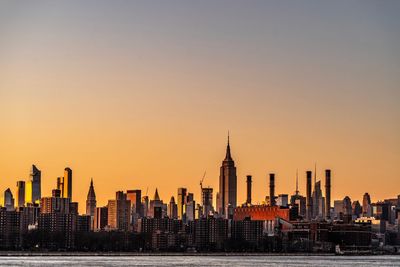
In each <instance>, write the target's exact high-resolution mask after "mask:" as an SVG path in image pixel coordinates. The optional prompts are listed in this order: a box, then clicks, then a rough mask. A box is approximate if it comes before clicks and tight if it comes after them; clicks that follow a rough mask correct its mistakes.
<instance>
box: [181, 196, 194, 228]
mask: <svg viewBox="0 0 400 267" xmlns="http://www.w3.org/2000/svg"><path fill="white" fill-rule="evenodd" d="M185 203H186V204H185V215H184V221H185V222H189V221H194V219H195V213H196V202H195V201H194V196H193V193H188V194H187V196H186V200H185Z"/></svg>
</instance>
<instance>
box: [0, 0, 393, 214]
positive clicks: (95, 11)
mask: <svg viewBox="0 0 400 267" xmlns="http://www.w3.org/2000/svg"><path fill="white" fill-rule="evenodd" d="M399 13H400V2H399V1H395V0H385V1H369V0H363V1H357V0H354V1H347V0H346V1H345V0H338V1H317V0H315V1H311V0H310V1H306V0H302V1H285V0H284V1H224V0H221V1H161V0H160V1H90V0H89V1H74V0H73V1H34V2H30V1H29V2H22V1H21V2H20V1H1V2H0V122H1V123H0V192H3V191H4V190H5V189H7V188H8V187H10V188H11V189H12V190H13V192H14V194H15V187H16V181H18V180H27V179H28V178H29V169H30V166H31V165H32V164H36V165H37V167H38V168H39V169H41V170H42V196H49V195H51V190H52V189H53V188H55V186H56V178H57V177H58V176H62V175H63V170H64V168H65V167H67V166H68V167H70V168H71V169H72V170H73V200H75V201H79V202H80V212H84V211H85V200H86V196H87V192H88V188H89V184H90V178H92V177H93V179H94V186H95V191H96V195H97V203H98V206H102V205H106V204H107V200H108V199H113V198H114V196H115V192H116V191H118V190H124V191H125V190H128V189H142V190H143V194H145V193H146V191H148V195H149V196H150V197H152V196H153V195H154V191H155V188H156V187H157V188H158V191H159V194H160V197H161V198H162V199H163V200H164V201H165V202H169V199H170V197H171V196H172V195H174V196H176V195H177V188H178V187H187V188H188V190H189V191H190V192H194V194H195V198H196V199H197V200H199V192H200V186H199V181H200V179H201V178H202V176H203V174H204V172H205V171H206V177H205V180H204V185H205V186H211V187H213V188H214V192H215V193H216V192H217V191H218V180H219V167H220V165H221V162H222V160H223V159H224V156H225V148H226V142H227V133H228V131H229V132H230V140H231V150H232V157H233V159H234V160H235V163H236V167H237V174H238V204H241V203H244V202H245V180H246V178H245V177H246V175H247V174H251V175H253V200H254V201H253V202H255V203H258V202H259V203H261V202H262V201H263V200H264V198H265V196H266V195H267V194H268V182H267V177H268V173H270V172H274V173H276V182H275V183H276V193H278V194H279V193H288V194H292V193H293V192H294V191H295V177H296V170H297V169H298V170H299V190H300V192H301V193H302V194H305V171H306V170H313V169H314V164H315V163H317V179H323V176H324V169H327V168H330V169H332V197H333V199H343V197H344V196H346V195H348V196H350V197H351V199H352V200H362V195H363V194H364V193H365V192H369V193H370V195H371V197H372V200H373V201H377V200H381V199H384V198H391V197H396V196H397V195H398V194H400V174H399V173H400V171H399V166H400V123H399V122H400V16H399V15H398V14H399ZM322 185H324V181H323V182H322ZM214 200H215V195H214Z"/></svg>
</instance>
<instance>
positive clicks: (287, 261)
mask: <svg viewBox="0 0 400 267" xmlns="http://www.w3.org/2000/svg"><path fill="white" fill-rule="evenodd" d="M0 265H1V266H54V265H58V266H230V267H234V266H400V256H398V255H396V256H393V255H382V256H320V255H318V256H291V255H287V256H270V255H263V256H260V255H254V256H182V255H180V256H178V255H177V256H74V257H67V256H31V257H25V256H23V257H18V256H11V257H9V256H4V257H0Z"/></svg>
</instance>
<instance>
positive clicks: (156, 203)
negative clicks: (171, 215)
mask: <svg viewBox="0 0 400 267" xmlns="http://www.w3.org/2000/svg"><path fill="white" fill-rule="evenodd" d="M158 208H160V210H161V212H162V213H161V216H162V217H166V216H167V210H168V208H167V204H164V202H163V201H162V200H161V199H160V196H159V195H158V190H157V188H156V192H155V193H154V197H153V200H150V208H149V212H148V214H147V215H148V216H149V217H152V218H154V216H155V211H156V210H157V211H158V210H159V209H158Z"/></svg>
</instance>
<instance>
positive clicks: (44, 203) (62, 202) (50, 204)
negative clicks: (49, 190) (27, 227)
mask: <svg viewBox="0 0 400 267" xmlns="http://www.w3.org/2000/svg"><path fill="white" fill-rule="evenodd" d="M55 212H56V213H62V214H69V213H70V200H69V198H61V197H54V196H53V197H42V198H41V200H40V213H55Z"/></svg>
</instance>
